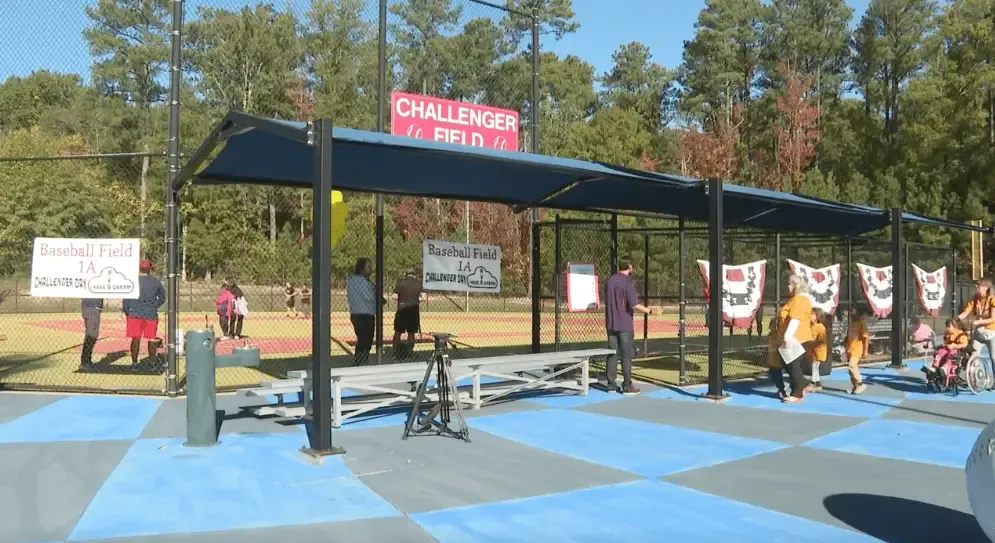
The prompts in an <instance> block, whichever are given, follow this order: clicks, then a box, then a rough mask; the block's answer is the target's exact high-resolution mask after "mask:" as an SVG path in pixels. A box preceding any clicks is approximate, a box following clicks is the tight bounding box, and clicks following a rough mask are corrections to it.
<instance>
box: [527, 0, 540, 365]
mask: <svg viewBox="0 0 995 543" xmlns="http://www.w3.org/2000/svg"><path fill="white" fill-rule="evenodd" d="M531 102H532V103H531V104H530V105H531V107H530V108H529V124H530V125H531V126H529V131H530V134H531V136H532V141H531V145H530V151H532V153H533V154H538V153H539V9H538V6H532V100H531ZM539 235H540V229H539V209H533V210H532V236H531V237H532V352H533V353H538V352H539V350H540V344H541V342H542V299H541V296H542V266H541V263H540V261H539V257H540V251H539V246H540V242H539Z"/></svg>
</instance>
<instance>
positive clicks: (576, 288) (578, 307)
mask: <svg viewBox="0 0 995 543" xmlns="http://www.w3.org/2000/svg"><path fill="white" fill-rule="evenodd" d="M600 306H601V298H600V296H599V294H598V274H597V272H596V271H595V269H594V264H591V263H588V262H568V263H567V311H570V312H580V311H590V310H592V309H598V308H599V307H600Z"/></svg>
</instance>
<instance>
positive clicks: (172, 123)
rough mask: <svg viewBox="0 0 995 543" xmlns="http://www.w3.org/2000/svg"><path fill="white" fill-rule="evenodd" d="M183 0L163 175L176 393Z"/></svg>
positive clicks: (176, 16)
mask: <svg viewBox="0 0 995 543" xmlns="http://www.w3.org/2000/svg"><path fill="white" fill-rule="evenodd" d="M182 31H183V0H173V14H172V31H171V33H170V34H171V36H170V41H171V46H172V51H171V53H170V61H169V65H170V66H169V68H170V70H169V127H168V134H167V140H168V141H167V153H168V155H169V156H168V157H167V161H168V164H167V167H168V173H167V175H166V236H165V238H166V247H165V249H166V303H167V306H166V394H167V395H169V396H170V397H176V395H177V394H179V382H178V379H177V374H178V373H179V364H178V361H177V354H178V353H177V350H178V348H179V338H178V337H176V336H177V333H176V329H177V323H178V320H179V319H178V316H179V315H178V313H179V299H180V296H179V292H178V290H177V289H178V288H179V281H178V280H177V271H178V270H177V264H178V263H177V259H176V256H177V254H176V253H177V252H178V251H177V247H176V237H177V233H178V230H179V225H178V224H177V223H178V222H179V209H178V208H177V201H176V200H177V198H176V187H174V186H173V180H174V179H176V175H177V174H178V173H179V171H180V83H181V76H182V73H181V72H180V69H181V67H182V63H183V57H182V55H183V47H182V45H183V41H182Z"/></svg>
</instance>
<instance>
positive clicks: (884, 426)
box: [805, 419, 981, 469]
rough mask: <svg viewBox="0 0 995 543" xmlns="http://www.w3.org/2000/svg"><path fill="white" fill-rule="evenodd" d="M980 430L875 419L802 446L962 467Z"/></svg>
mask: <svg viewBox="0 0 995 543" xmlns="http://www.w3.org/2000/svg"><path fill="white" fill-rule="evenodd" d="M979 433H981V430H980V429H978V428H968V427H964V426H946V425H942V424H930V423H927V422H913V421H904V420H891V419H877V420H870V421H867V422H863V423H860V424H858V425H856V426H851V427H850V428H846V429H844V430H840V431H838V432H834V433H832V434H829V435H826V436H823V437H820V438H818V439H814V440H812V441H809V442H808V443H806V444H805V446H806V447H813V448H817V449H828V450H833V451H839V452H847V453H854V454H864V455H868V456H877V457H881V458H894V459H896V460H907V461H910V462H922V463H926V464H936V465H939V466H948V467H952V468H960V469H963V468H964V463H965V462H966V461H967V457H968V455H969V454H970V453H971V448H972V447H974V442H975V440H977V439H978V434H979Z"/></svg>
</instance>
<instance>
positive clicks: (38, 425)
mask: <svg viewBox="0 0 995 543" xmlns="http://www.w3.org/2000/svg"><path fill="white" fill-rule="evenodd" d="M161 404H162V400H161V399H156V398H139V397H133V396H109V395H107V396H105V395H94V394H91V395H87V396H69V397H67V398H63V399H61V400H59V401H57V402H54V403H51V404H49V405H46V406H45V407H42V408H39V409H37V410H35V411H32V412H31V413H28V414H27V415H24V416H23V417H20V418H16V419H14V420H12V421H10V422H8V423H6V424H2V425H0V443H51V442H53V441H103V440H118V439H124V440H131V439H136V438H137V437H138V436H139V435H141V433H142V429H144V428H145V425H146V424H148V422H149V420H151V419H152V416H153V415H155V412H156V410H157V409H159V406H160V405H161Z"/></svg>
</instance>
